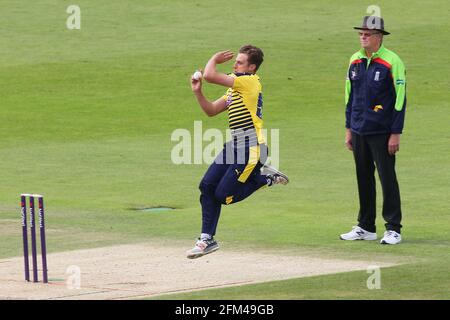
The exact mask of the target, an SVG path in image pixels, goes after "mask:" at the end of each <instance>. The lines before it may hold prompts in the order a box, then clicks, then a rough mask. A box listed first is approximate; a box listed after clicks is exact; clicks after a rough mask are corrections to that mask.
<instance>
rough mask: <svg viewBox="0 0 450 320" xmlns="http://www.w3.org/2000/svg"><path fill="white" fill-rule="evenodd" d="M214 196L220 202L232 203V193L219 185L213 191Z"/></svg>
mask: <svg viewBox="0 0 450 320" xmlns="http://www.w3.org/2000/svg"><path fill="white" fill-rule="evenodd" d="M214 197H215V198H216V200H217V201H219V202H220V203H222V204H231V203H233V195H230V194H229V192H227V191H226V190H224V189H223V188H220V187H218V188H217V189H216V191H215V192H214Z"/></svg>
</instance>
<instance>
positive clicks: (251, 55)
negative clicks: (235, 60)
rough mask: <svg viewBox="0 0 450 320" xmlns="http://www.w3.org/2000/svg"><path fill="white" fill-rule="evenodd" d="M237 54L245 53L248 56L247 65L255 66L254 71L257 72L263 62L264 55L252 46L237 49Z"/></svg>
mask: <svg viewBox="0 0 450 320" xmlns="http://www.w3.org/2000/svg"><path fill="white" fill-rule="evenodd" d="M239 53H245V54H247V55H248V62H249V64H254V65H256V70H255V71H257V70H258V68H259V66H260V65H261V63H263V61H264V53H263V52H262V50H261V49H260V48H258V47H255V46H252V45H250V44H247V45H244V46H242V47H241V48H240V49H239Z"/></svg>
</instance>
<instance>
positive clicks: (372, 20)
mask: <svg viewBox="0 0 450 320" xmlns="http://www.w3.org/2000/svg"><path fill="white" fill-rule="evenodd" d="M353 29H357V30H377V31H380V32H381V33H382V34H384V35H388V34H390V32H387V31H386V30H384V20H383V18H381V17H376V16H365V17H364V19H363V23H362V26H361V27H353Z"/></svg>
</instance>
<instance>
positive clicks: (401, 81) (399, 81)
mask: <svg viewBox="0 0 450 320" xmlns="http://www.w3.org/2000/svg"><path fill="white" fill-rule="evenodd" d="M395 84H405V80H403V79H397V81H395Z"/></svg>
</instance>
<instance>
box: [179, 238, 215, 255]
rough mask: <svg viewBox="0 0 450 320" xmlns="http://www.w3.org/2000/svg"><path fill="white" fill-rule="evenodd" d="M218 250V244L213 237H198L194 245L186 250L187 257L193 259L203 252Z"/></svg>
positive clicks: (203, 253)
mask: <svg viewBox="0 0 450 320" xmlns="http://www.w3.org/2000/svg"><path fill="white" fill-rule="evenodd" d="M216 250H219V244H218V243H217V241H216V240H214V239H203V240H202V239H198V240H197V243H196V244H195V247H194V248H192V249H191V250H189V251H188V252H186V256H187V257H188V259H195V258H200V257H201V256H204V255H205V254H208V253H211V252H214V251H216Z"/></svg>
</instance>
